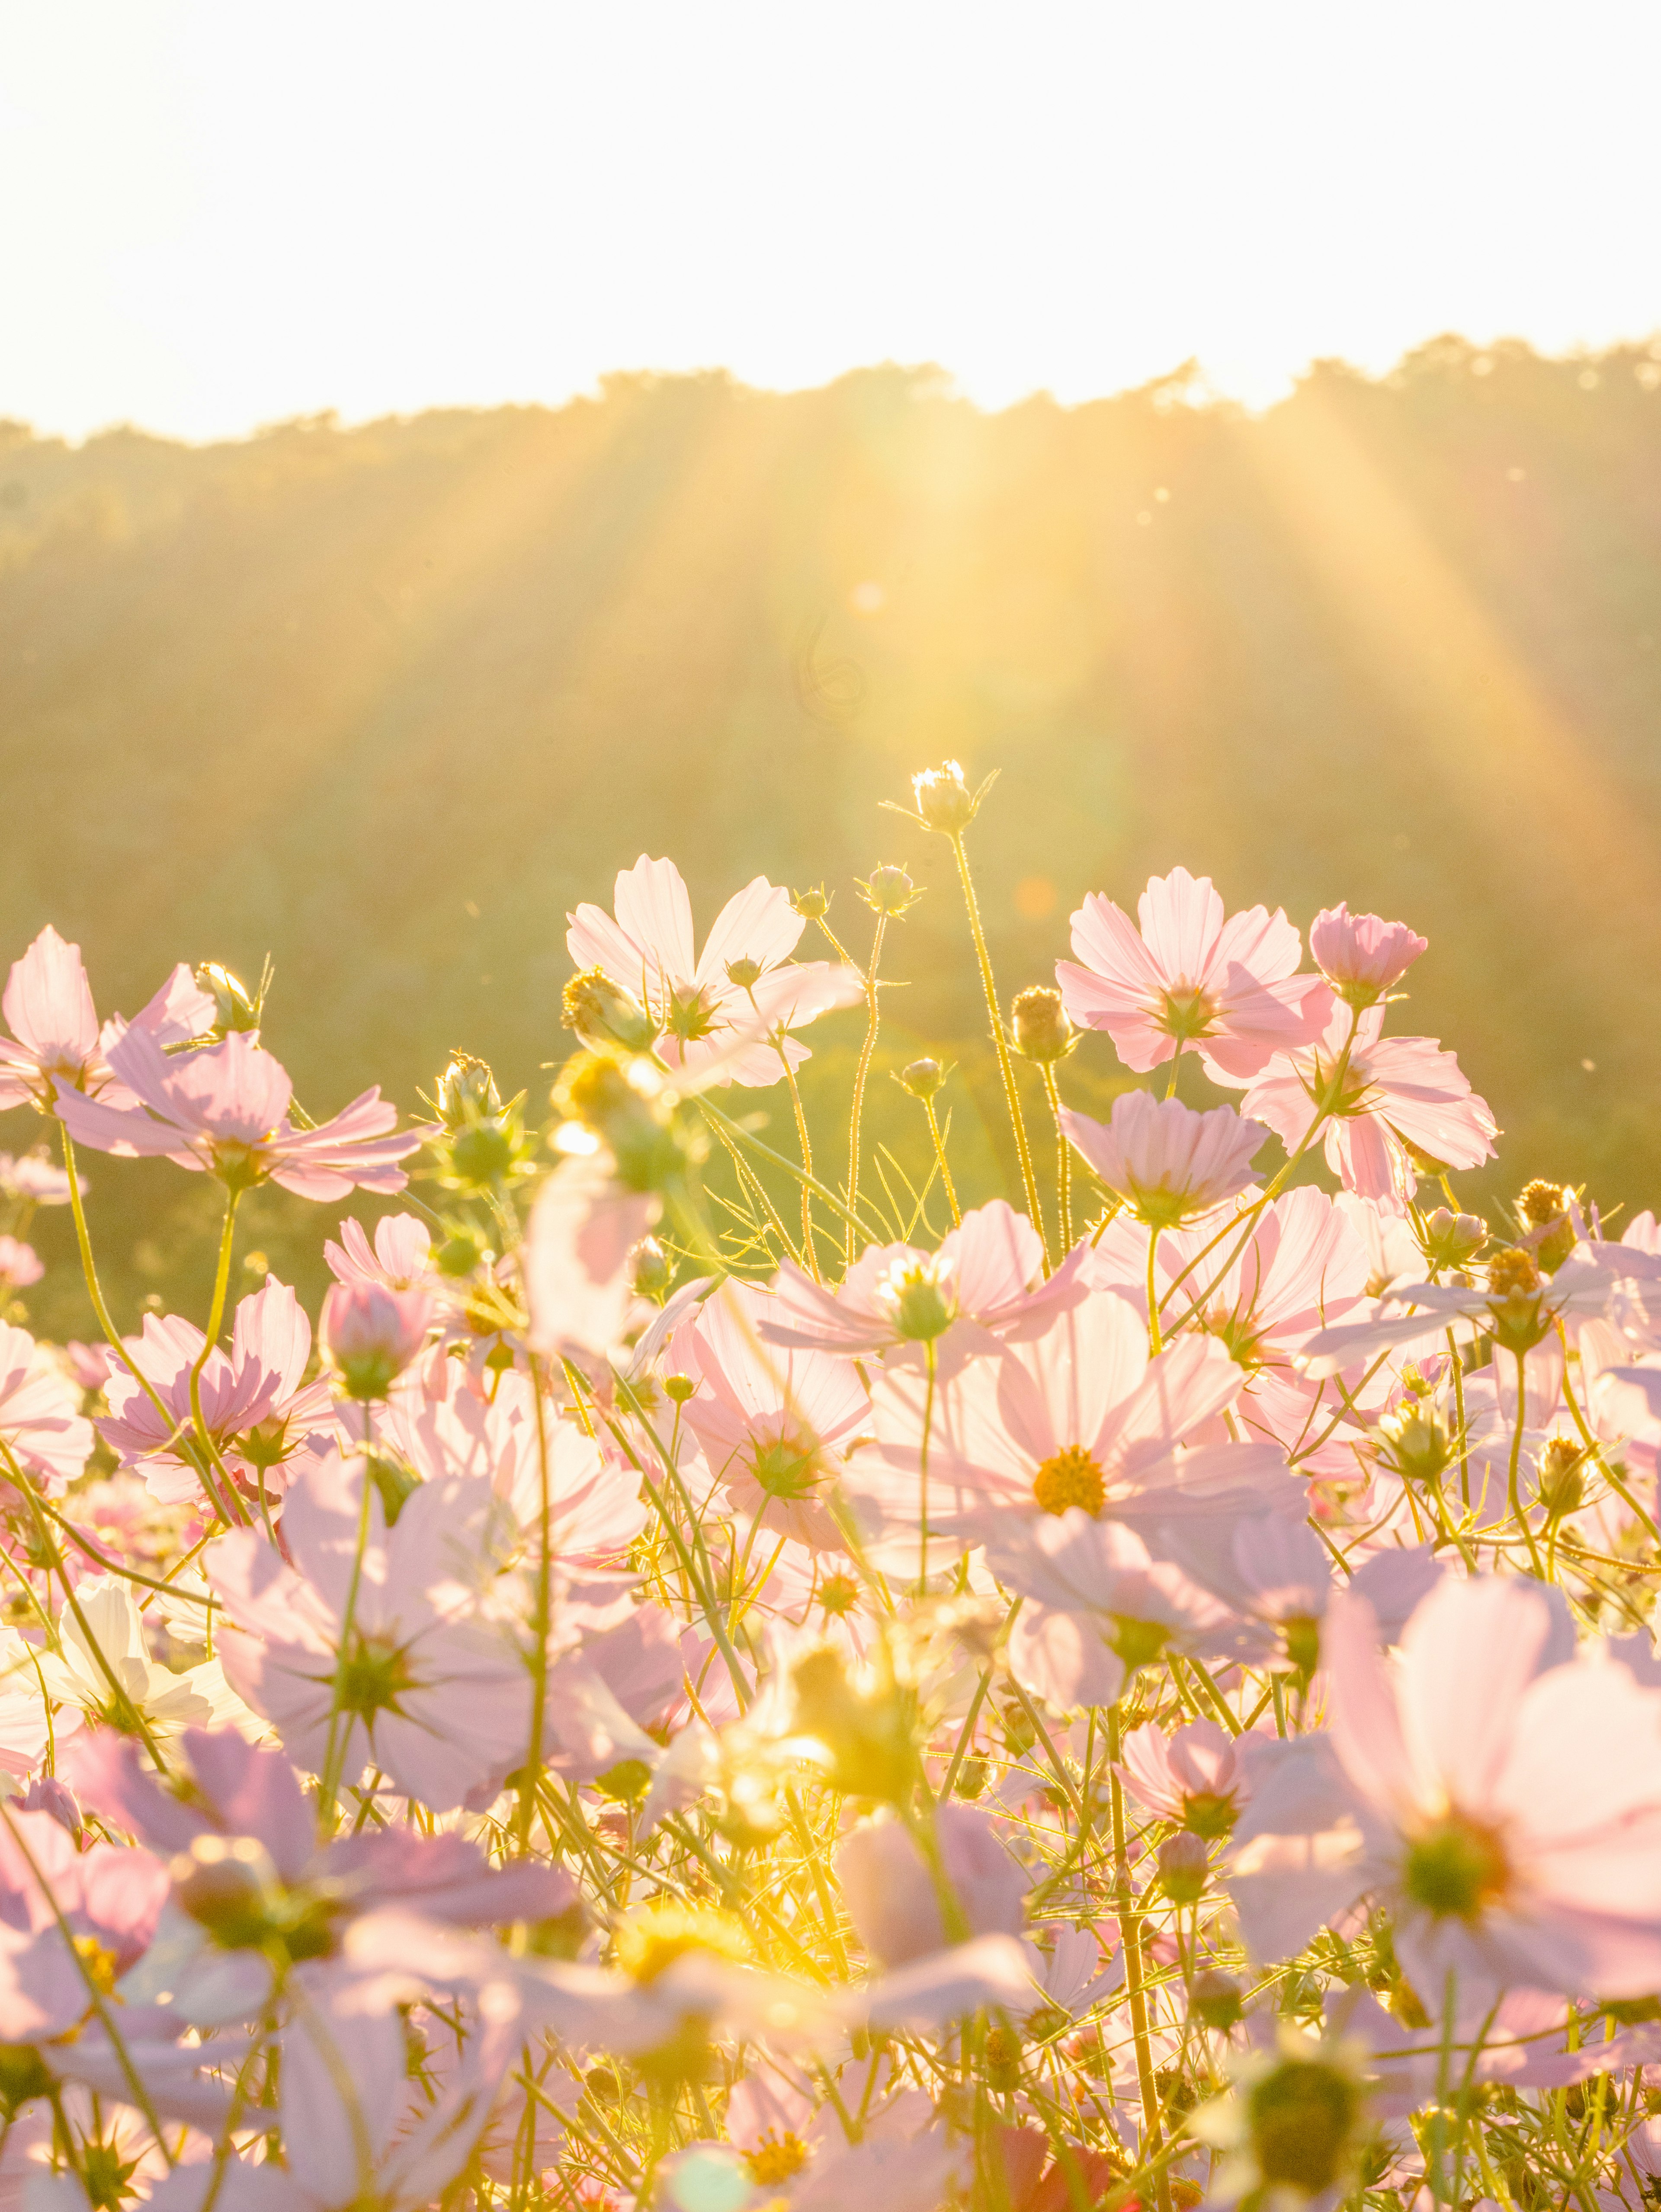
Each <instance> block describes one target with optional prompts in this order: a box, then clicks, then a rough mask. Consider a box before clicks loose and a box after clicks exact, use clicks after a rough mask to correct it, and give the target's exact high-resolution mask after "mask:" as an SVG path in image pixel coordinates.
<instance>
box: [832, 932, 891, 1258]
mask: <svg viewBox="0 0 1661 2212" xmlns="http://www.w3.org/2000/svg"><path fill="white" fill-rule="evenodd" d="M886 927H888V916H887V915H885V914H879V915H878V916H877V927H876V930H875V933H874V934H873V937H872V939H871V964H870V966H869V967H868V968H867V969H866V971H865V1004H866V1009H867V1014H866V1024H865V1042H864V1043H863V1044H862V1045H861V1047H860V1057H859V1065H858V1066H856V1067H855V1070H854V1103H853V1107H852V1109H851V1111H850V1113H849V1119H848V1211H849V1213H850V1214H854V1213H857V1212H858V1211H859V1204H860V1117H861V1114H862V1112H863V1110H864V1107H865V1081H866V1078H867V1076H868V1075H869V1074H870V1073H871V1055H872V1054H873V1053H874V1052H875V1050H876V1048H877V1024H878V1021H879V1018H880V1017H879V1011H878V1006H877V963H878V962H879V960H880V959H881V958H882V934H883V932H884V930H885V928H886ZM856 1233H857V1232H856V1231H855V1228H854V1225H853V1223H852V1222H851V1221H850V1222H849V1225H848V1234H847V1236H846V1237H845V1238H844V1239H843V1255H844V1264H845V1265H846V1266H847V1267H852V1266H853V1264H854V1262H855V1260H856V1259H858V1257H859V1249H858V1246H857V1245H856V1243H855V1236H856Z"/></svg>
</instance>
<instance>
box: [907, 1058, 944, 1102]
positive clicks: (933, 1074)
mask: <svg viewBox="0 0 1661 2212" xmlns="http://www.w3.org/2000/svg"><path fill="white" fill-rule="evenodd" d="M895 1081H896V1082H897V1084H898V1085H899V1086H900V1088H901V1090H902V1091H910V1094H911V1096H912V1097H914V1098H933V1097H937V1096H938V1094H939V1092H940V1088H941V1085H943V1084H944V1083H945V1081H946V1070H945V1069H944V1068H943V1067H942V1066H940V1062H939V1060H910V1061H908V1063H907V1064H906V1066H904V1067H903V1068H901V1070H900V1072H899V1073H898V1074H897V1076H896V1077H895Z"/></svg>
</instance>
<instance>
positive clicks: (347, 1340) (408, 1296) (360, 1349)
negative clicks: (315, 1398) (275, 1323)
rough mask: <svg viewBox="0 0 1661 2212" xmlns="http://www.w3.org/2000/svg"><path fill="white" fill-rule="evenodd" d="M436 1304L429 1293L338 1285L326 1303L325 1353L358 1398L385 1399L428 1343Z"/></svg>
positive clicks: (322, 1322) (323, 1320) (322, 1330)
mask: <svg viewBox="0 0 1661 2212" xmlns="http://www.w3.org/2000/svg"><path fill="white" fill-rule="evenodd" d="M432 1318H433V1300H432V1298H431V1297H430V1295H429V1293H428V1292H427V1291H391V1290H386V1289H384V1288H383V1287H382V1286H381V1285H380V1284H379V1283H362V1282H360V1283H337V1284H335V1285H334V1286H333V1288H332V1290H331V1291H329V1292H328V1294H327V1296H326V1297H325V1299H324V1301H323V1313H322V1316H321V1319H320V1322H319V1332H320V1334H321V1338H322V1345H323V1349H324V1352H326V1355H327V1357H328V1358H329V1360H330V1362H331V1363H332V1365H333V1366H335V1367H336V1368H338V1370H339V1372H340V1376H341V1378H342V1380H343V1381H344V1383H345V1385H346V1389H347V1391H348V1393H349V1395H350V1396H352V1397H354V1398H384V1397H386V1395H387V1393H388V1391H390V1390H391V1389H392V1384H393V1383H394V1381H395V1380H396V1379H397V1377H398V1376H399V1375H401V1374H402V1373H403V1371H404V1370H405V1368H406V1367H407V1366H408V1365H409V1364H410V1362H411V1360H412V1359H413V1358H415V1356H416V1354H417V1352H419V1351H420V1349H421V1347H422V1346H423V1344H424V1343H425V1342H426V1341H427V1331H428V1329H429V1328H430V1326H431V1324H432Z"/></svg>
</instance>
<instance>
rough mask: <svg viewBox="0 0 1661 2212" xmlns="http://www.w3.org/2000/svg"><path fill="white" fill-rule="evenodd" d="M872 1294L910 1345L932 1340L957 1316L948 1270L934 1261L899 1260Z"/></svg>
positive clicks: (944, 1331) (955, 1300)
mask: <svg viewBox="0 0 1661 2212" xmlns="http://www.w3.org/2000/svg"><path fill="white" fill-rule="evenodd" d="M875 1295H876V1302H877V1304H879V1306H881V1307H882V1308H883V1310H885V1312H886V1313H887V1314H889V1315H890V1316H891V1317H892V1320H893V1323H894V1328H895V1331H896V1333H897V1334H898V1335H900V1336H902V1337H904V1339H905V1340H906V1341H907V1342H908V1343H910V1344H928V1343H930V1342H932V1341H933V1340H934V1338H935V1337H937V1336H943V1335H944V1334H946V1330H947V1329H948V1328H951V1326H952V1322H954V1321H955V1320H956V1319H957V1316H958V1303H957V1299H956V1297H955V1296H954V1295H953V1291H952V1280H951V1276H950V1273H949V1270H947V1269H945V1268H942V1267H940V1265H939V1264H938V1263H937V1262H935V1261H928V1260H902V1261H899V1262H898V1263H897V1265H896V1266H894V1267H891V1268H890V1269H889V1270H888V1273H886V1274H885V1275H884V1276H883V1278H882V1279H881V1280H880V1281H879V1283H878V1285H877V1286H876V1293H875Z"/></svg>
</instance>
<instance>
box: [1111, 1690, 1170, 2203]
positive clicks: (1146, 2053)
mask: <svg viewBox="0 0 1661 2212" xmlns="http://www.w3.org/2000/svg"><path fill="white" fill-rule="evenodd" d="M1119 1726H1120V1709H1119V1706H1118V1705H1117V1704H1114V1705H1110V1706H1109V1708H1108V1713H1107V1757H1108V1787H1109V1793H1110V1802H1111V1805H1112V1814H1113V1871H1114V1881H1115V1887H1116V1890H1117V1893H1118V1899H1117V1902H1118V1917H1119V1940H1120V1942H1121V1944H1122V1946H1123V1952H1124V1968H1125V1988H1126V1990H1127V1991H1128V1992H1129V1998H1130V2027H1131V2033H1132V2034H1133V2036H1134V2037H1135V2044H1136V2086H1137V2087H1138V2089H1139V2090H1140V2091H1141V2100H1142V2160H1143V2161H1144V2162H1146V2161H1147V2160H1153V2159H1156V2158H1157V2157H1158V2156H1159V2146H1160V2130H1159V2087H1158V2085H1157V2084H1156V2083H1155V2081H1154V2079H1153V2044H1152V2042H1151V2041H1150V2039H1149V2037H1148V2032H1147V1990H1146V1989H1145V1988H1144V1986H1143V1976H1142V1936H1141V1920H1140V1918H1139V1917H1138V1915H1137V1911H1136V1901H1135V1895H1134V1893H1132V1890H1131V1887H1130V1855H1129V1851H1128V1850H1127V1849H1126V1847H1125V1821H1124V1790H1123V1787H1122V1785H1121V1784H1120V1781H1119V1773H1118V1764H1119ZM1156 2187H1157V2190H1158V2193H1159V2212H1171V2182H1170V2179H1169V2177H1168V2176H1167V2175H1166V2173H1165V2169H1164V2167H1163V2166H1160V2167H1159V2168H1158V2169H1157V2179H1156Z"/></svg>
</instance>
